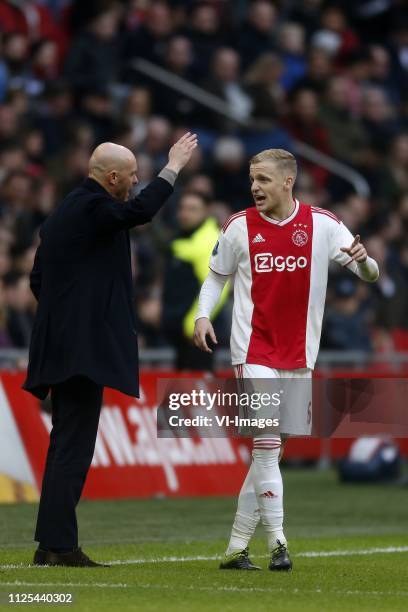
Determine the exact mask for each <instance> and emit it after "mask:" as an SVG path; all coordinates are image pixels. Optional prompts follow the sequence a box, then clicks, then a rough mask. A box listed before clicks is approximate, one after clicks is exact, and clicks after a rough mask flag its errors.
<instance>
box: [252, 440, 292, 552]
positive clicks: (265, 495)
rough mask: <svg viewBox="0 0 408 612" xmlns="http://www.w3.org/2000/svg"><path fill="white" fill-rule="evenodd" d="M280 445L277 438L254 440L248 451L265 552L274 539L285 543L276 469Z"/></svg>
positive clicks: (280, 484)
mask: <svg viewBox="0 0 408 612" xmlns="http://www.w3.org/2000/svg"><path fill="white" fill-rule="evenodd" d="M280 446H281V442H280V439H279V438H278V437H269V438H255V440H254V450H253V451H252V457H253V463H252V470H251V475H252V482H253V486H254V489H255V493H256V498H257V503H258V506H259V511H260V515H261V521H262V524H263V525H264V527H265V531H266V536H267V540H268V548H269V550H272V549H273V548H275V546H276V544H277V540H279V541H280V542H281V543H282V544H286V538H285V536H284V533H283V484H282V476H281V473H280V469H279V451H280Z"/></svg>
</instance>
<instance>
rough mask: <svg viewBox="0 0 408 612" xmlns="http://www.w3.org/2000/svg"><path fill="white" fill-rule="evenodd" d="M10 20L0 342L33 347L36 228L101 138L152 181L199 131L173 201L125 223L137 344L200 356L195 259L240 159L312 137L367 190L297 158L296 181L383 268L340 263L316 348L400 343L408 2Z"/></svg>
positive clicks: (137, 8) (228, 4)
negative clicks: (134, 223)
mask: <svg viewBox="0 0 408 612" xmlns="http://www.w3.org/2000/svg"><path fill="white" fill-rule="evenodd" d="M0 33H1V34H0V279H1V280H0V347H26V346H27V345H28V342H29V337H30V330H31V326H32V320H33V316H34V313H35V308H36V305H35V301H34V298H33V297H32V295H31V293H30V291H29V280H28V274H29V271H30V269H31V266H32V261H33V255H34V252H35V249H36V246H37V243H38V230H39V227H40V225H41V223H42V222H43V220H44V219H45V218H46V216H47V215H48V214H49V213H50V212H51V211H52V210H53V209H54V207H55V206H56V205H57V204H58V201H59V200H60V199H61V198H62V197H63V196H64V195H65V194H66V193H67V192H68V191H69V190H70V189H71V188H73V187H74V186H76V185H77V184H78V183H79V182H80V181H81V180H82V179H83V177H85V176H86V174H87V163H88V159H89V156H90V152H91V150H92V149H93V148H94V147H95V145H97V144H98V143H100V142H103V141H106V140H111V141H114V142H117V143H119V144H122V145H124V146H126V147H129V148H130V149H131V150H132V151H134V153H135V154H136V157H137V161H138V168H139V170H138V176H139V181H140V182H139V185H138V189H142V188H143V187H144V186H145V185H146V184H147V183H148V182H149V181H150V180H151V178H152V177H153V176H154V175H155V174H156V173H157V172H158V171H159V170H160V169H161V167H162V166H163V165H165V163H166V160H167V152H168V149H169V147H170V146H171V144H172V143H173V142H174V141H175V139H176V138H178V137H179V136H180V134H182V133H183V132H184V131H186V130H187V129H188V130H190V129H191V130H194V131H197V133H198V134H199V138H200V147H199V148H198V149H197V151H196V153H195V154H194V157H193V159H192V160H191V162H190V163H189V165H188V167H187V168H186V169H185V171H184V172H183V174H182V176H181V177H180V178H179V180H178V182H177V187H176V189H175V192H174V194H173V196H172V198H171V200H170V201H169V203H168V204H167V205H166V208H165V209H164V210H163V211H162V213H161V214H160V216H159V217H158V218H157V219H156V220H155V221H154V223H153V224H152V225H150V226H149V227H146V228H138V229H136V230H134V231H132V239H131V247H132V258H133V268H134V277H135V296H136V308H137V313H138V318H139V327H140V332H141V333H140V343H141V346H145V347H161V346H167V345H169V344H172V345H174V346H176V347H177V349H178V351H179V358H180V360H181V361H180V362H179V363H180V367H184V366H185V364H186V363H187V364H188V363H192V361H191V360H192V359H194V356H193V354H191V353H190V351H189V344H191V342H190V341H191V334H192V331H191V320H192V319H191V312H192V309H193V307H194V303H195V300H196V298H197V294H198V291H199V286H200V283H201V282H202V276H203V273H204V272H203V267H202V266H201V262H202V261H204V262H206V261H207V260H208V256H209V253H210V251H211V248H212V246H213V241H214V242H215V239H214V237H216V235H217V232H218V227H219V225H220V224H222V223H223V222H224V220H225V219H226V218H227V217H228V216H229V215H230V214H231V212H235V211H237V210H240V209H242V208H245V207H248V206H251V205H252V201H251V196H250V190H249V180H248V159H249V157H250V156H251V155H253V154H254V153H256V152H258V151H260V150H262V149H265V148H272V147H277V148H286V149H288V150H291V151H293V152H296V146H295V143H296V141H302V142H304V143H306V144H308V145H310V146H312V147H314V148H315V149H317V150H318V151H321V152H323V153H325V154H327V155H329V156H331V157H333V158H335V159H337V160H339V161H341V162H343V163H345V164H347V165H348V166H350V167H351V168H353V169H354V170H356V171H358V172H359V173H360V174H361V175H362V176H363V177H364V178H365V179H366V181H367V183H368V185H369V187H370V192H371V195H370V196H369V197H365V196H362V195H358V194H356V193H355V191H354V189H353V187H352V186H351V185H350V184H349V183H348V182H347V181H345V180H344V179H342V178H340V177H339V176H336V175H334V174H331V173H330V172H329V171H328V170H326V169H325V168H322V167H321V166H318V165H315V164H313V163H311V162H310V161H308V160H306V159H303V158H301V157H298V161H299V167H300V172H299V176H298V180H297V184H296V190H295V193H296V196H297V197H298V198H299V199H300V200H302V201H304V202H306V203H313V204H315V205H318V206H322V207H325V208H329V209H330V210H332V211H334V212H335V213H336V214H337V215H338V216H339V217H340V218H341V219H342V220H343V221H344V223H345V224H346V225H347V226H348V227H349V228H350V230H351V231H352V232H353V233H357V232H358V233H359V234H361V237H362V241H363V243H364V244H365V245H366V246H367V248H368V250H369V252H370V254H371V255H372V256H373V257H374V258H376V260H377V261H378V263H379V266H380V271H381V277H380V281H379V282H378V283H377V284H376V285H373V286H369V285H363V284H362V283H360V282H358V281H357V280H356V279H355V278H354V277H353V276H352V275H350V274H348V275H347V276H344V272H343V271H342V270H341V269H338V268H333V270H332V273H331V275H330V283H329V294H328V303H327V307H326V316H325V323H324V332H323V338H322V348H328V349H356V350H362V351H367V352H370V351H384V350H390V349H408V342H407V334H408V316H407V313H408V282H407V280H408V233H407V231H408V10H407V6H406V3H405V2H404V0H383V1H382V2H377V1H376V0H342V1H341V2H335V1H334V2H332V1H329V2H326V1H324V0H276V1H274V2H270V1H268V0H253V1H252V2H250V1H245V0H236V1H232V0H231V1H229V0H212V1H207V2H199V1H194V0H190V1H188V0H187V1H182V0H172V1H171V0H168V1H167V2H163V1H154V0H151V1H149V0H129V1H127V2H126V1H111V0H107V1H106V0H87V1H86V2H84V1H83V0H82V1H81V0H73V1H70V0H48V1H47V0H42V1H37V2H35V1H30V0H27V1H25V0H12V1H9V2H3V1H0ZM152 64H153V65H154V66H152ZM163 69H164V70H163ZM169 82H170V83H172V84H173V86H171V87H169V86H168V83H169ZM174 83H175V84H176V86H174ZM180 84H181V89H180ZM191 84H192V85H193V86H197V87H198V88H200V90H197V89H192V88H191ZM186 85H187V86H186ZM202 90H204V91H205V92H207V97H206V100H207V101H208V104H210V106H203V104H202V102H201V101H200V100H201V98H200V97H197V96H196V93H197V91H199V92H201V93H202ZM191 91H192V95H191V93H190V92H191ZM201 93H200V95H201ZM216 108H218V109H219V111H217V110H215V109H216ZM230 306H231V305H230V300H229V299H228V296H225V299H224V306H223V308H222V309H221V311H220V313H219V314H218V317H217V320H216V328H217V329H218V332H219V336H220V337H219V339H220V341H221V344H222V343H224V344H227V343H228V335H229V333H228V321H229V309H230ZM204 365H205V364H204Z"/></svg>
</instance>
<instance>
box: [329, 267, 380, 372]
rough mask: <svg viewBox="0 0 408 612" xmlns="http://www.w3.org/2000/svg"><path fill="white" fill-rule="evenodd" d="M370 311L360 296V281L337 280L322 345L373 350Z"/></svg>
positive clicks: (353, 349) (332, 347)
mask: <svg viewBox="0 0 408 612" xmlns="http://www.w3.org/2000/svg"><path fill="white" fill-rule="evenodd" d="M369 314H370V313H369V312H367V309H366V307H364V304H362V302H361V300H360V298H359V295H358V292H357V283H356V281H355V280H354V279H351V278H348V277H343V278H339V279H337V281H336V283H335V288H334V298H333V299H332V300H331V301H330V300H329V303H328V305H327V308H326V311H325V315H324V324H323V334H322V341H321V346H322V348H323V349H328V350H339V351H364V352H366V353H368V352H370V350H371V348H372V345H371V340H370V328H369V323H370V318H369ZM371 314H372V313H371ZM350 361H352V360H350Z"/></svg>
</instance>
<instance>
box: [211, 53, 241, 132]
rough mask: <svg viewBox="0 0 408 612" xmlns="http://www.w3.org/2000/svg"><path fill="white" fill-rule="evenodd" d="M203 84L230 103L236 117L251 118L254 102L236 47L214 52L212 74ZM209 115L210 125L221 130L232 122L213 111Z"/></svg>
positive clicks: (230, 108)
mask: <svg viewBox="0 0 408 612" xmlns="http://www.w3.org/2000/svg"><path fill="white" fill-rule="evenodd" d="M202 85H203V87H204V89H206V90H207V91H209V92H210V93H212V94H215V95H216V96H218V97H219V98H222V99H223V100H224V101H225V102H226V103H227V104H228V107H229V111H230V113H231V115H232V116H233V117H234V118H237V119H240V120H245V119H249V117H250V115H251V112H252V106H253V103H252V100H251V98H250V96H249V95H248V93H247V92H246V91H245V89H244V87H243V85H242V82H241V66H240V56H239V55H238V53H237V52H236V51H235V50H234V49H232V48H229V47H222V48H220V49H218V50H217V51H216V52H215V53H214V55H213V58H212V62H211V73H210V76H209V78H208V79H207V80H206V81H205V82H204V83H203V84H202ZM206 114H207V113H206ZM208 115H209V116H208V118H207V119H206V121H207V122H208V124H209V127H212V128H215V129H219V130H221V131H225V129H226V128H227V129H228V126H229V124H230V123H231V122H229V121H228V120H227V119H225V117H223V118H222V119H221V118H219V116H218V115H215V114H213V113H208Z"/></svg>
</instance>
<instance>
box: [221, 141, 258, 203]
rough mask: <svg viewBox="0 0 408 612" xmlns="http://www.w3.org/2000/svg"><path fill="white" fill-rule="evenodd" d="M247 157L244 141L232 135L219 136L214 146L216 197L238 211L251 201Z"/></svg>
mask: <svg viewBox="0 0 408 612" xmlns="http://www.w3.org/2000/svg"><path fill="white" fill-rule="evenodd" d="M246 170H247V158H246V155H245V150H244V147H243V144H242V142H241V141H240V140H239V139H238V138H233V137H232V136H224V137H222V138H219V139H218V140H217V141H216V143H215V146H214V166H213V170H212V172H211V176H212V178H213V180H214V187H215V197H216V198H217V199H218V200H222V201H224V202H227V203H228V204H229V206H230V208H231V209H232V210H233V211H234V212H236V211H238V210H242V209H243V208H245V206H247V205H248V202H250V201H251V193H250V189H249V181H248V176H247V172H246Z"/></svg>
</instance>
